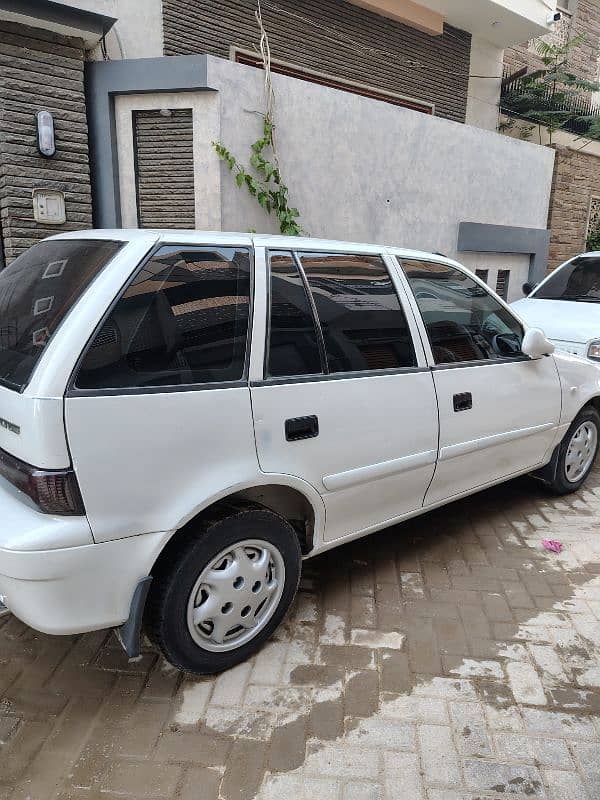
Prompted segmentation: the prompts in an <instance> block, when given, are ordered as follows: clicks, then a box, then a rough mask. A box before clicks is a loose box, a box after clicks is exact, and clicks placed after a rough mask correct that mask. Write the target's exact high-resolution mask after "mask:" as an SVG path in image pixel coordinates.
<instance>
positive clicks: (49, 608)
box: [0, 480, 170, 634]
mask: <svg viewBox="0 0 600 800" xmlns="http://www.w3.org/2000/svg"><path fill="white" fill-rule="evenodd" d="M169 536H170V534H168V533H148V534H144V535H141V536H132V537H129V538H126V539H118V540H117V541H113V542H104V543H102V544H94V543H93V539H92V535H91V532H90V528H89V525H88V521H87V519H86V517H53V516H50V515H47V514H41V513H40V512H39V511H37V510H36V509H35V507H34V506H33V505H32V504H29V502H28V501H27V498H24V496H23V495H22V494H21V493H20V492H18V491H17V490H15V489H13V487H12V486H10V485H9V484H7V483H6V482H5V481H3V480H0V596H1V602H2V603H3V604H4V605H5V606H6V607H7V608H8V609H9V610H10V611H11V612H12V613H13V614H14V615H15V616H16V617H18V618H19V619H20V620H22V621H23V622H25V623H26V624H27V625H30V626H31V627H32V628H35V629H36V630H39V631H42V632H44V633H53V634H73V633H83V632H85V631H91V630H98V629H101V628H110V627H114V626H116V625H121V624H122V623H123V622H125V620H126V619H127V618H128V617H129V609H130V605H131V599H132V597H133V593H134V591H135V588H136V586H137V584H138V583H139V581H140V580H141V579H142V578H145V577H146V576H147V575H148V574H149V572H150V571H151V569H152V566H153V564H154V562H155V561H156V558H157V557H158V554H159V553H160V551H161V550H162V547H163V545H164V543H165V542H166V541H167V540H168V538H169ZM0 611H1V609H0Z"/></svg>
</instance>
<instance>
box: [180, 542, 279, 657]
mask: <svg viewBox="0 0 600 800" xmlns="http://www.w3.org/2000/svg"><path fill="white" fill-rule="evenodd" d="M284 584H285V565H284V563H283V558H282V556H281V553H280V552H279V550H278V549H277V548H276V547H275V545H272V544H271V543H270V542H265V541H263V540H261V539H248V540H247V541H244V542H239V544H236V545H235V546H234V547H230V548H227V549H226V550H223V551H222V552H221V553H219V555H218V556H217V557H216V558H215V559H213V560H212V561H211V562H210V563H209V564H208V566H206V567H205V568H204V569H203V570H202V572H201V573H200V576H199V578H198V580H197V581H196V583H195V584H194V588H193V589H192V591H191V594H190V598H189V600H188V608H187V625H188V630H189V632H190V634H191V636H192V638H193V639H194V641H195V642H196V644H198V645H200V647H202V648H204V649H205V650H211V651H213V652H226V651H227V650H235V649H236V648H237V647H241V646H242V645H243V644H246V642H249V641H250V640H251V639H253V638H254V637H255V636H256V635H257V634H258V632H259V631H260V630H262V628H264V626H265V625H266V624H267V622H268V621H269V620H270V619H271V617H272V616H273V614H274V612H275V609H276V608H277V606H278V605H279V601H280V599H281V594H282V592H283V587H284Z"/></svg>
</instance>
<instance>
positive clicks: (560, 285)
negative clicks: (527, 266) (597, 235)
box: [531, 256, 600, 303]
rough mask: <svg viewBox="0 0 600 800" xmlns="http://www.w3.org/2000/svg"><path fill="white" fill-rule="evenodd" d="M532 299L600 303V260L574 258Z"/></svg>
mask: <svg viewBox="0 0 600 800" xmlns="http://www.w3.org/2000/svg"><path fill="white" fill-rule="evenodd" d="M531 297H534V298H535V299H536V300H574V301H576V302H579V303H600V258H596V257H593V256H590V257H587V258H574V259H573V261H571V262H569V263H568V264H565V265H564V267H560V269H557V270H555V271H554V272H553V273H552V275H550V277H549V278H548V279H547V280H546V281H544V283H543V284H542V285H541V286H540V287H539V288H538V289H536V290H535V292H534V293H533V294H532V295H531Z"/></svg>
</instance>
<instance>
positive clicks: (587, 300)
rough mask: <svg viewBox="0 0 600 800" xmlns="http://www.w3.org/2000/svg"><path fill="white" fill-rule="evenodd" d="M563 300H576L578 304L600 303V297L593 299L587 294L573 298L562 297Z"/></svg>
mask: <svg viewBox="0 0 600 800" xmlns="http://www.w3.org/2000/svg"><path fill="white" fill-rule="evenodd" d="M560 299H561V300H574V301H575V302H576V303H600V297H591V296H590V295H587V294H576V295H573V297H561V298H560Z"/></svg>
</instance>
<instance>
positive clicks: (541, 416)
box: [401, 259, 561, 506]
mask: <svg viewBox="0 0 600 800" xmlns="http://www.w3.org/2000/svg"><path fill="white" fill-rule="evenodd" d="M401 263H402V267H403V269H404V273H405V275H406V277H407V279H408V284H409V286H410V288H411V290H412V293H413V295H414V298H415V301H416V307H417V308H418V311H419V312H420V315H421V318H422V323H423V338H424V341H425V344H426V347H428V349H429V353H430V359H431V364H432V373H433V379H434V382H435V388H436V393H437V397H438V403H439V412H440V444H439V446H440V450H439V459H438V465H437V467H436V471H435V475H434V478H433V480H432V482H431V486H430V487H429V490H428V492H427V496H426V499H425V505H426V506H427V505H430V504H435V503H439V502H441V501H443V500H446V499H449V498H451V497H454V496H457V495H460V494H462V493H464V492H468V491H471V490H473V489H475V488H477V487H482V486H485V485H486V484H491V483H494V482H497V481H500V480H502V479H504V478H508V477H510V476H511V475H517V474H519V473H523V472H527V471H528V470H530V469H533V468H535V467H538V466H540V465H541V464H542V463H543V462H544V460H547V458H548V454H549V450H550V449H551V448H552V446H553V444H554V441H555V437H556V429H557V426H558V422H559V418H560V410H561V390H560V383H559V377H558V372H557V369H556V365H555V363H554V359H553V358H552V357H548V358H541V359H536V360H531V359H529V358H528V357H527V356H525V355H524V354H523V353H522V352H521V342H522V339H523V333H524V331H523V327H522V325H521V323H520V322H519V321H518V320H517V319H516V317H514V316H513V314H512V313H511V312H510V310H509V309H508V307H507V306H506V305H505V304H503V303H502V302H500V300H499V299H498V298H497V297H495V296H494V295H492V294H491V293H490V292H489V290H488V289H487V287H486V286H485V285H484V284H483V283H481V282H479V281H477V280H476V279H475V278H474V277H471V276H470V275H469V274H468V273H467V272H466V271H462V270H459V269H458V268H457V267H455V266H453V265H451V264H448V263H446V262H436V261H434V260H431V261H421V260H417V259H404V260H402V262H401Z"/></svg>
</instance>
